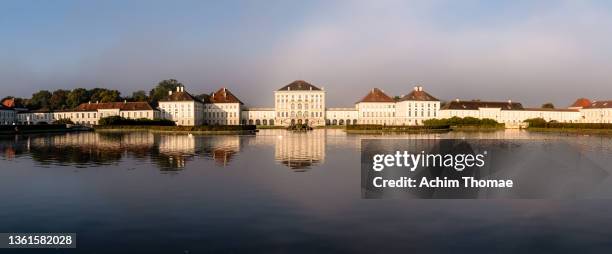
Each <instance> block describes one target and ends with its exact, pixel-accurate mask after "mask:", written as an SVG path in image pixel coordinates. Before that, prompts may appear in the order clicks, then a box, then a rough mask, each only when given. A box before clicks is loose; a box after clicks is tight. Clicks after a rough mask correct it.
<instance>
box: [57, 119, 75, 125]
mask: <svg viewBox="0 0 612 254" xmlns="http://www.w3.org/2000/svg"><path fill="white" fill-rule="evenodd" d="M53 124H74V122H72V120H70V118H61V119H57V120H55V121H53Z"/></svg>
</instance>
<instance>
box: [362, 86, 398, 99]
mask: <svg viewBox="0 0 612 254" xmlns="http://www.w3.org/2000/svg"><path fill="white" fill-rule="evenodd" d="M359 102H395V101H394V100H393V99H392V98H391V97H389V95H387V94H385V92H383V91H382V90H380V89H378V88H373V89H372V90H370V92H369V93H368V94H367V95H366V96H365V97H363V99H361V100H360V101H359Z"/></svg>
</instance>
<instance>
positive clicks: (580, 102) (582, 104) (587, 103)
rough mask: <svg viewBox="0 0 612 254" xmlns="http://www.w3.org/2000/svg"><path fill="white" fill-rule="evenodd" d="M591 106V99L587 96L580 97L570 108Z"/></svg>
mask: <svg viewBox="0 0 612 254" xmlns="http://www.w3.org/2000/svg"><path fill="white" fill-rule="evenodd" d="M589 106H591V100H589V99H587V98H579V99H577V100H576V101H575V102H574V104H572V105H571V106H569V107H570V108H586V107H589Z"/></svg>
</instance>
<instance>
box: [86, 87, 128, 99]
mask: <svg viewBox="0 0 612 254" xmlns="http://www.w3.org/2000/svg"><path fill="white" fill-rule="evenodd" d="M88 93H89V101H95V102H114V101H120V100H121V96H120V95H121V93H120V92H119V91H117V90H109V89H106V88H94V89H92V90H90V91H88Z"/></svg>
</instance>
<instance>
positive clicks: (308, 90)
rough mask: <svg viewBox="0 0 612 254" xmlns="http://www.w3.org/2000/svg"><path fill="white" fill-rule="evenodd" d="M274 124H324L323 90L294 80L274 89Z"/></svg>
mask: <svg viewBox="0 0 612 254" xmlns="http://www.w3.org/2000/svg"><path fill="white" fill-rule="evenodd" d="M274 111H275V113H276V114H275V115H276V117H275V119H276V120H275V123H276V125H282V126H289V125H292V124H303V123H304V124H308V125H311V126H321V125H325V91H324V90H323V89H320V88H318V87H316V86H313V85H312V84H310V83H308V82H306V81H303V80H296V81H294V82H291V83H290V84H288V85H286V86H283V87H282V88H280V89H278V90H276V91H274Z"/></svg>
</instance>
